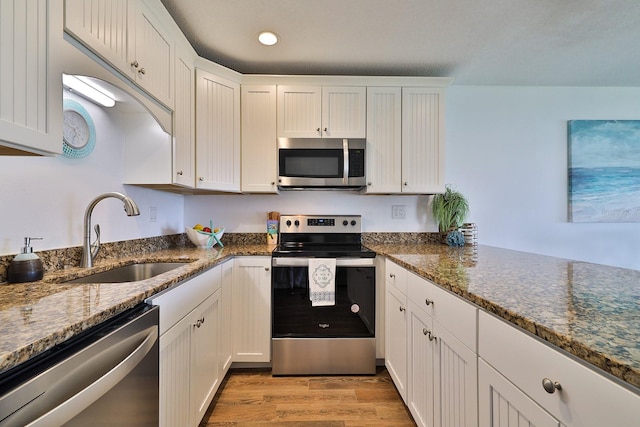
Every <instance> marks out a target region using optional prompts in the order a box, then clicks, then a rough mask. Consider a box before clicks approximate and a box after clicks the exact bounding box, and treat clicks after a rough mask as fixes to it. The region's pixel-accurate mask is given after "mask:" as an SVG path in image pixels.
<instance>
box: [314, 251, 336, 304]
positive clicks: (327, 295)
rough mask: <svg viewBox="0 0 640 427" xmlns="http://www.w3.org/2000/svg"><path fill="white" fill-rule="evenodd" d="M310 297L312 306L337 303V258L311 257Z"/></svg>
mask: <svg viewBox="0 0 640 427" xmlns="http://www.w3.org/2000/svg"><path fill="white" fill-rule="evenodd" d="M309 299H310V300H311V306H312V307H316V306H326V305H336V260H335V258H309Z"/></svg>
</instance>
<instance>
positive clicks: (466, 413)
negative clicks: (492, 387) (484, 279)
mask: <svg viewBox="0 0 640 427" xmlns="http://www.w3.org/2000/svg"><path fill="white" fill-rule="evenodd" d="M407 283H408V294H409V295H408V299H409V319H410V320H409V335H408V336H409V338H408V345H409V357H408V360H409V365H408V372H409V373H408V378H409V381H408V386H409V387H408V399H407V406H408V407H409V410H410V412H411V414H412V415H413V418H414V420H415V421H416V423H417V424H418V425H419V426H425V427H426V426H429V427H430V426H439V427H440V426H442V427H471V426H477V425H478V392H477V384H478V367H477V358H478V357H477V354H476V352H475V343H476V341H475V336H473V337H469V336H468V334H465V333H464V332H465V331H466V330H471V331H473V332H474V335H475V330H476V313H477V310H476V308H475V307H473V306H472V305H471V304H469V303H467V302H465V301H463V300H462V299H460V298H458V297H455V296H453V295H451V294H449V293H448V292H446V291H444V290H442V289H440V288H437V287H436V286H435V285H434V284H432V283H430V282H429V281H427V280H425V279H422V278H420V277H418V276H416V275H414V274H412V273H410V274H408V276H407ZM426 302H428V304H426ZM423 307H424V308H423ZM451 313H457V314H456V318H457V319H456V320H455V321H454V322H449V323H451V325H450V324H449V323H441V321H439V317H440V318H442V320H444V319H447V318H449V317H450V316H451ZM445 325H446V326H445ZM449 327H450V328H451V329H452V330H457V329H460V330H461V334H460V335H461V336H460V337H458V336H456V335H455V334H454V333H452V332H451V331H450V330H449ZM462 340H465V341H464V342H463V341H462Z"/></svg>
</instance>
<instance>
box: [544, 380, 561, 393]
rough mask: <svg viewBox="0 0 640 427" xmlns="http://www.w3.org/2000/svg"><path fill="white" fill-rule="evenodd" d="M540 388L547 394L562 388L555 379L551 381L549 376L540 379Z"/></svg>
mask: <svg viewBox="0 0 640 427" xmlns="http://www.w3.org/2000/svg"><path fill="white" fill-rule="evenodd" d="M542 388H543V389H544V391H546V392H547V393H549V394H553V393H555V391H556V390H562V385H560V383H559V382H557V381H551V380H550V379H549V378H543V379H542Z"/></svg>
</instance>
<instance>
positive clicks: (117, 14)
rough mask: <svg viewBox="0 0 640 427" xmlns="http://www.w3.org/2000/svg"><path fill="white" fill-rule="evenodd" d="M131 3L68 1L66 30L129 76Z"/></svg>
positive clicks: (65, 3)
mask: <svg viewBox="0 0 640 427" xmlns="http://www.w3.org/2000/svg"><path fill="white" fill-rule="evenodd" d="M128 3H129V1H128V0H111V1H98V0H65V2H64V5H65V8H64V18H65V19H64V29H65V31H66V32H68V33H69V34H71V35H73V36H74V38H76V39H77V40H78V41H80V42H81V43H82V44H84V45H85V46H87V47H88V48H89V49H91V50H92V51H93V52H95V53H96V54H97V55H98V56H100V57H101V58H102V59H104V60H105V61H107V62H109V63H110V64H111V65H113V66H114V67H115V68H117V69H119V70H121V71H123V72H124V73H125V74H128V73H129V66H130V65H129V62H128V56H127V27H128V20H127V16H128Z"/></svg>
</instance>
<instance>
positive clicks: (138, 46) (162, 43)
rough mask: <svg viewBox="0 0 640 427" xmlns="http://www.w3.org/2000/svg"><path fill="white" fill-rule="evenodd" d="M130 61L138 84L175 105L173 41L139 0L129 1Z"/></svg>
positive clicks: (165, 101) (161, 99)
mask: <svg viewBox="0 0 640 427" xmlns="http://www.w3.org/2000/svg"><path fill="white" fill-rule="evenodd" d="M127 49H128V58H129V59H128V62H129V67H130V68H129V70H130V75H131V76H132V78H133V79H134V80H135V82H136V83H137V84H139V85H140V86H141V87H143V88H144V89H146V90H147V91H148V92H149V93H150V94H152V95H153V96H155V97H156V98H157V99H158V100H159V101H161V102H162V103H163V104H165V105H166V106H168V107H169V108H173V95H174V93H173V83H174V79H173V55H174V42H173V40H172V39H171V37H170V36H169V34H168V33H167V32H166V30H165V29H164V28H162V26H161V25H160V24H159V23H158V21H157V19H156V18H155V17H154V15H153V13H152V12H151V11H150V10H149V9H147V7H146V6H145V5H144V3H142V2H140V1H129V32H128V48H127Z"/></svg>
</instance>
